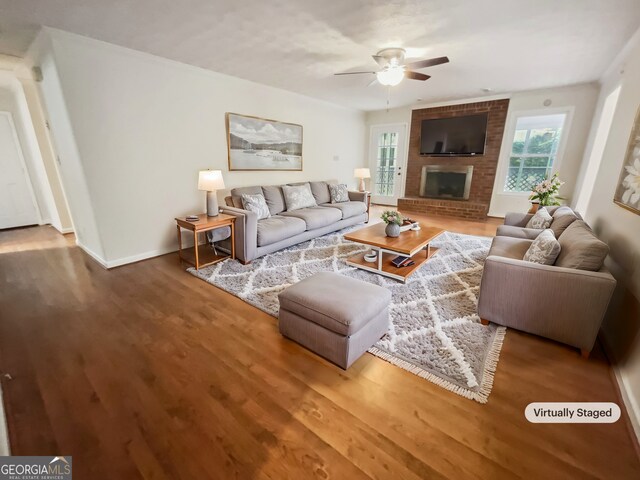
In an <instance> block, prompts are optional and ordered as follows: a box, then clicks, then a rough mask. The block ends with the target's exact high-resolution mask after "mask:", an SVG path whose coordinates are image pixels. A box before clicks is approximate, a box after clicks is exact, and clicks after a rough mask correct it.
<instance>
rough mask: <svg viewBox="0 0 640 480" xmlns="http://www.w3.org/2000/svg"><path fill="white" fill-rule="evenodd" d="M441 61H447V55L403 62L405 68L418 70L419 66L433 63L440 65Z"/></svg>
mask: <svg viewBox="0 0 640 480" xmlns="http://www.w3.org/2000/svg"><path fill="white" fill-rule="evenodd" d="M443 63H449V59H448V58H447V57H438V58H428V59H427V60H418V61H417V62H411V63H407V64H405V68H407V69H409V70H420V69H421V68H427V67H433V66H435V65H442V64H443Z"/></svg>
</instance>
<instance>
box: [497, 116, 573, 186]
mask: <svg viewBox="0 0 640 480" xmlns="http://www.w3.org/2000/svg"><path fill="white" fill-rule="evenodd" d="M566 117H567V115H566V114H565V113H559V114H554V115H535V116H522V117H518V119H517V121H516V128H515V133H514V136H513V142H512V144H511V152H510V155H509V167H508V169H507V176H506V179H505V183H504V191H505V192H530V191H531V189H532V187H533V186H534V185H536V184H538V183H540V182H541V181H543V180H545V179H547V178H550V177H551V175H552V170H553V166H554V163H555V161H556V157H557V155H558V146H559V145H560V140H561V138H562V134H563V127H564V123H565V119H566Z"/></svg>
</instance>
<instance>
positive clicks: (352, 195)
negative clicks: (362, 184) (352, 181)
mask: <svg viewBox="0 0 640 480" xmlns="http://www.w3.org/2000/svg"><path fill="white" fill-rule="evenodd" d="M348 193H349V200H351V201H352V202H364V203H367V197H368V196H369V192H357V191H355V190H350V191H349V192H348Z"/></svg>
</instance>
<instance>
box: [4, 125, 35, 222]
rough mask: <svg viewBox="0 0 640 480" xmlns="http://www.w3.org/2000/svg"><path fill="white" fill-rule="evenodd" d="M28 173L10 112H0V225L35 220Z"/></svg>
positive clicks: (33, 198)
mask: <svg viewBox="0 0 640 480" xmlns="http://www.w3.org/2000/svg"><path fill="white" fill-rule="evenodd" d="M28 175H29V174H28V173H27V169H26V167H25V164H24V157H23V156H22V149H21V148H20V143H19V142H18V136H17V135H16V130H15V127H14V125H13V121H12V119H11V116H10V115H9V114H8V113H7V112H0V229H1V228H12V227H20V226H23V225H34V224H37V223H39V216H38V210H37V206H36V203H35V197H34V194H33V189H32V187H31V181H30V180H29V176H28Z"/></svg>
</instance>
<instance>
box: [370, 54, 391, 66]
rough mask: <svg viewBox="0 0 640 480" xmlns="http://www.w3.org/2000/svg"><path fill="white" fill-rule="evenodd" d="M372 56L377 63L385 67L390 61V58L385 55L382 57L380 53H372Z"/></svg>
mask: <svg viewBox="0 0 640 480" xmlns="http://www.w3.org/2000/svg"><path fill="white" fill-rule="evenodd" d="M371 56H372V57H373V59H374V60H375V61H376V63H377V64H378V65H380V66H381V67H384V66H385V65H386V64H387V63H388V60H387V59H386V58H385V57H381V56H380V55H371Z"/></svg>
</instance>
